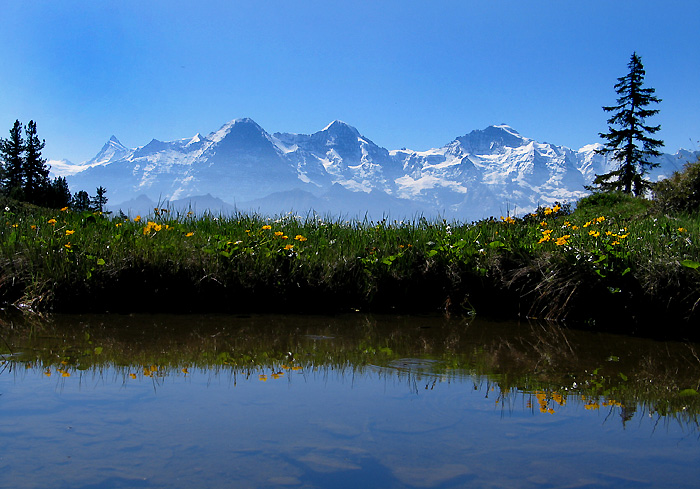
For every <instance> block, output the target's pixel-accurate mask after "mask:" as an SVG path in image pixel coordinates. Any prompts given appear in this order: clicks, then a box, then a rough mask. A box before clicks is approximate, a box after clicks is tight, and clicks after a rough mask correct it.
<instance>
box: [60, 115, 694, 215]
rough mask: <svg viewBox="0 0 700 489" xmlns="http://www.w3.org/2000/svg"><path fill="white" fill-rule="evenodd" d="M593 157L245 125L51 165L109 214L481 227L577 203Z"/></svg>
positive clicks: (515, 137)
mask: <svg viewBox="0 0 700 489" xmlns="http://www.w3.org/2000/svg"><path fill="white" fill-rule="evenodd" d="M599 147H600V145H597V144H590V145H586V146H584V147H582V148H580V149H578V150H572V149H570V148H568V147H565V146H558V145H555V144H550V143H540V142H537V141H535V140H533V139H530V138H527V137H524V136H522V135H521V134H520V133H519V132H518V131H517V130H515V129H514V128H512V127H511V126H509V125H507V124H498V125H493V126H488V127H487V128H485V129H477V130H473V131H471V132H469V133H467V134H465V135H463V136H459V137H456V138H455V139H453V140H452V141H451V142H449V143H447V144H446V145H444V146H442V147H440V148H431V149H429V150H426V151H414V150H410V149H400V150H387V149H386V148H382V147H380V146H378V145H376V144H375V143H374V142H373V141H372V140H371V139H370V138H368V137H366V136H365V135H363V134H362V133H361V132H360V131H358V130H357V129H356V128H355V127H353V126H351V125H349V124H347V123H345V122H342V121H339V120H335V121H332V122H331V123H330V124H328V125H327V126H326V127H324V128H323V129H322V130H320V131H317V132H315V133H313V134H296V133H279V132H278V133H274V134H270V133H268V132H266V131H265V130H264V129H263V128H262V127H261V126H260V125H258V124H257V123H256V122H255V121H254V120H252V119H250V118H239V119H233V120H231V121H229V122H227V123H225V124H223V125H222V126H221V127H220V128H219V129H218V130H216V131H212V132H210V133H209V134H207V135H206V136H203V135H202V134H201V133H197V134H196V135H195V136H193V137H189V138H183V139H178V140H174V141H158V140H156V139H153V140H151V141H150V142H149V143H148V144H146V145H144V146H141V147H137V148H126V147H125V146H124V145H122V144H121V143H120V142H119V140H118V139H117V138H116V137H115V136H111V137H110V139H109V140H108V141H107V143H105V145H104V146H103V147H102V149H101V150H100V151H99V152H98V154H97V155H96V156H95V157H94V158H93V159H91V160H89V161H88V162H85V163H83V164H81V165H73V166H72V167H71V165H70V164H67V163H62V164H61V166H60V168H58V169H57V170H58V172H63V173H64V174H65V175H66V177H67V179H68V183H69V185H70V186H71V188H83V189H90V188H93V187H97V186H100V185H102V186H105V187H106V188H107V190H108V198H109V199H110V204H112V207H114V206H119V205H120V204H121V203H122V202H124V203H128V202H130V201H133V200H134V199H136V198H137V197H138V196H140V195H145V196H147V197H148V198H149V199H150V200H151V201H154V200H155V201H162V200H164V201H168V202H171V201H172V202H175V201H178V202H184V201H186V199H187V198H195V197H201V196H206V195H207V194H210V196H211V197H212V198H217V199H220V200H221V201H223V202H224V203H227V204H228V205H231V206H232V207H235V208H237V209H240V210H256V211H259V212H265V213H273V214H278V213H282V212H287V211H289V210H296V211H300V212H303V211H305V210H311V207H314V206H318V208H315V207H314V208H313V210H315V211H317V212H321V213H323V212H326V211H328V212H335V213H337V212H338V211H342V210H343V209H346V210H347V211H348V212H351V213H354V214H359V215H362V214H366V212H367V211H371V214H391V213H394V212H395V213H401V214H402V215H409V214H421V215H426V216H434V215H441V216H444V217H453V218H458V219H480V218H484V217H489V216H492V215H500V214H506V213H511V214H513V213H514V212H517V213H522V212H529V211H531V210H533V209H534V208H536V207H537V205H539V204H545V205H548V204H551V203H553V202H554V201H560V202H562V201H570V202H572V201H575V200H578V199H579V198H581V197H583V196H584V195H587V194H588V192H587V191H585V189H584V188H583V186H584V185H586V184H590V183H591V181H592V179H593V178H594V177H595V174H596V173H598V174H599V173H604V172H607V171H609V170H610V169H611V167H612V164H611V163H610V162H609V161H608V160H607V159H606V158H605V157H603V156H601V155H599V154H597V153H596V152H595V150H596V149H597V148H599ZM698 155H700V152H690V151H684V150H680V151H679V152H678V153H676V154H675V155H669V154H664V155H662V156H661V157H659V158H658V162H659V163H660V168H659V169H657V170H655V171H653V172H652V173H650V175H649V176H650V178H651V179H652V180H657V179H658V178H662V177H663V176H668V175H670V173H671V172H672V171H674V170H677V169H679V168H680V167H681V166H682V161H681V160H682V159H685V160H692V159H694V158H697V156H698ZM58 172H56V174H58ZM339 188H342V189H343V190H344V192H338V190H339ZM333 189H335V190H333ZM290 191H300V192H303V194H298V195H303V198H300V199H297V201H299V202H301V203H302V204H300V205H311V204H313V205H311V207H309V209H301V208H300V209H289V208H285V206H286V205H289V203H290V202H291V201H290V198H289V196H290V195H292V194H289V192H290ZM329 196H331V197H329ZM343 201H345V202H346V203H347V206H345V207H344V206H343V204H344V202H343ZM363 207H365V208H366V209H364V210H365V211H366V212H365V213H363ZM399 217H400V216H399Z"/></svg>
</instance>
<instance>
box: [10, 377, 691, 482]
mask: <svg viewBox="0 0 700 489" xmlns="http://www.w3.org/2000/svg"><path fill="white" fill-rule="evenodd" d="M260 373H261V372H258V371H255V372H252V374H251V375H250V376H248V377H246V376H245V375H240V374H238V375H235V377H234V375H233V374H232V373H231V372H230V371H226V370H222V371H220V372H218V373H216V374H214V373H212V372H211V371H207V370H199V369H194V368H191V369H190V371H189V373H188V374H187V375H184V374H182V373H180V372H177V373H172V372H171V373H170V374H169V375H167V376H165V377H163V378H160V379H151V378H148V377H144V376H142V375H139V376H137V378H136V379H131V378H130V377H129V376H128V373H127V372H126V371H116V370H115V369H111V368H108V367H105V368H104V369H103V370H102V371H100V372H93V371H86V372H82V375H81V373H80V372H77V371H76V372H73V373H72V375H71V377H68V378H62V377H58V376H56V375H52V376H51V377H46V376H45V375H43V371H42V370H40V369H28V370H15V371H12V372H7V371H6V372H4V373H3V374H2V375H0V441H1V442H2V445H3V447H5V448H4V449H3V451H2V454H1V455H0V474H1V475H0V486H1V487H5V486H12V487H17V488H22V487H53V488H60V487H66V488H67V487H71V488H81V487H83V488H87V487H101V488H109V487H163V488H165V487H167V488H178V487H183V488H193V487H208V488H211V487H237V488H238V487H352V488H359V487H382V488H384V487H562V486H566V487H647V486H651V487H695V484H696V483H697V480H698V476H700V441H699V440H698V434H697V431H689V430H687V429H686V430H684V429H683V427H681V426H680V425H679V424H677V423H675V422H673V421H672V422H669V423H663V422H662V423H660V425H659V426H655V424H654V423H655V419H652V418H649V417H648V416H638V417H635V418H634V420H633V421H632V422H628V423H627V425H626V427H625V428H624V429H623V427H622V423H621V422H620V417H619V408H616V407H605V408H603V407H601V408H600V409H599V410H595V411H594V410H587V409H585V408H584V403H583V402H581V401H580V400H577V399H569V400H567V402H566V404H565V405H564V406H559V405H558V404H557V405H555V408H556V411H555V413H554V414H542V413H540V412H539V410H538V409H537V402H536V399H534V397H532V398H531V396H530V395H522V394H520V393H510V394H508V395H507V396H506V397H505V398H503V397H502V396H500V397H499V394H500V393H499V392H498V389H497V388H496V389H495V390H491V388H490V385H489V384H488V383H487V381H485V380H480V379H475V378H471V377H468V376H449V377H435V376H430V375H427V374H426V375H422V376H420V377H417V376H412V375H410V374H409V373H407V372H402V371H400V370H395V369H384V368H379V367H377V368H368V369H365V370H364V371H363V372H356V373H354V374H353V372H352V371H351V370H349V369H347V370H345V371H339V370H333V369H330V368H321V369H319V370H317V371H308V370H302V371H291V370H288V371H286V372H284V375H282V376H280V377H279V378H277V379H272V378H270V376H269V371H267V372H264V373H266V374H267V377H266V378H267V381H265V382H263V381H261V380H259V376H258V375H259V374H260ZM528 400H531V404H534V407H528Z"/></svg>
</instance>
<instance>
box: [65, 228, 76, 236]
mask: <svg viewBox="0 0 700 489" xmlns="http://www.w3.org/2000/svg"><path fill="white" fill-rule="evenodd" d="M73 233H75V230H74V229H66V236H70V235H71V234H73Z"/></svg>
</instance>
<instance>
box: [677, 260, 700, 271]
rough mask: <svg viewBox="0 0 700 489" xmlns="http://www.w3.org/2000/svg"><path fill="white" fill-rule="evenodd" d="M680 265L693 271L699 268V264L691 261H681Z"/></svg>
mask: <svg viewBox="0 0 700 489" xmlns="http://www.w3.org/2000/svg"><path fill="white" fill-rule="evenodd" d="M681 265H683V266H684V267H688V268H694V269H697V268H699V267H700V263H698V262H696V261H693V260H683V261H682V262H681Z"/></svg>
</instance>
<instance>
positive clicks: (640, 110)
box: [586, 52, 664, 195]
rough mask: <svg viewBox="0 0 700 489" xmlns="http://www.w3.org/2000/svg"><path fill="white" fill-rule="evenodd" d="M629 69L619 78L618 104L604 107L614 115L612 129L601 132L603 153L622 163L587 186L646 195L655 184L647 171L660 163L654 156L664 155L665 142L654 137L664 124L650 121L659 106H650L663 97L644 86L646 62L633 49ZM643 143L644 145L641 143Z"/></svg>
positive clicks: (601, 150) (617, 86)
mask: <svg viewBox="0 0 700 489" xmlns="http://www.w3.org/2000/svg"><path fill="white" fill-rule="evenodd" d="M627 66H628V68H629V73H627V75H625V76H623V77H620V78H618V79H617V83H616V84H615V91H616V92H617V93H618V95H619V97H618V99H617V105H613V106H610V107H603V110H604V111H606V112H612V113H613V115H612V117H610V119H608V132H607V133H600V134H599V135H600V137H601V138H603V139H605V140H606V143H605V145H604V147H603V149H600V150H598V153H599V154H604V155H607V154H611V155H612V160H613V161H614V162H616V163H617V164H618V166H617V169H615V170H613V171H611V172H609V173H605V174H603V175H596V178H595V180H594V181H593V185H592V186H587V187H586V189H588V190H594V191H622V192H624V193H626V194H630V193H632V192H634V195H643V194H644V193H645V192H646V191H647V190H649V189H650V188H651V183H650V182H649V181H648V180H645V179H644V175H645V174H646V173H647V171H648V170H649V169H651V168H655V167H657V166H658V163H653V162H652V161H651V160H650V158H651V157H654V156H659V155H661V152H660V151H658V150H657V149H656V148H658V147H660V146H663V144H664V143H663V141H661V140H659V139H653V138H652V137H650V135H652V134H654V133H656V132H657V131H658V130H659V129H660V128H661V126H658V125H657V126H649V125H646V123H645V122H646V119H647V118H648V117H651V116H653V115H655V114H657V113H658V112H659V111H658V109H648V108H647V107H648V106H649V104H651V103H659V102H661V99H659V98H657V97H655V96H654V92H655V90H654V89H653V88H643V84H644V76H645V74H646V73H645V71H644V66H643V65H642V60H641V58H640V57H639V56H637V53H636V52H635V53H633V54H632V56H631V57H630V62H629V63H628V65H627ZM640 145H641V147H640Z"/></svg>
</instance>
